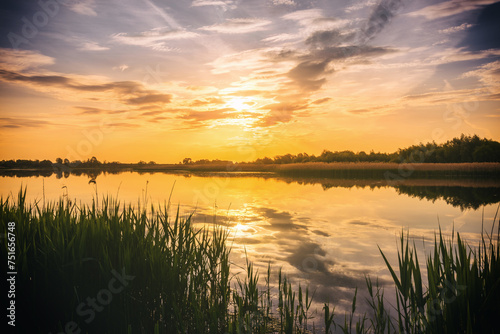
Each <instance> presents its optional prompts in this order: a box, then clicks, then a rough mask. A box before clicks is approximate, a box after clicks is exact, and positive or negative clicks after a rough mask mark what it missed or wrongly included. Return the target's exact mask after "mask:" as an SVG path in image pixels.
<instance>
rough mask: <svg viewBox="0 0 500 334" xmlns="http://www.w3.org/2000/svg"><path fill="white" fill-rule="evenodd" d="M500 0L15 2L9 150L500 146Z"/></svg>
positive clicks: (6, 127)
mask: <svg viewBox="0 0 500 334" xmlns="http://www.w3.org/2000/svg"><path fill="white" fill-rule="evenodd" d="M499 17H500V2H495V1H491V0H476V1H471V0H445V1H429V0H419V1H411V0H382V1H378V0H329V1H326V0H325V1H320V0H318V1H314V0H311V1H301V0H248V1H243V0H182V1H181V0H134V1H131V0H120V1H117V0H106V1H105V0H40V1H27V0H6V1H2V3H1V5H0V131H1V136H0V159H1V160H3V159H5V160H7V159H40V160H42V159H50V160H52V161H54V160H55V159H56V158H57V157H61V158H63V159H64V158H67V159H69V160H71V161H73V160H86V159H88V158H90V157H92V156H95V157H97V158H98V159H99V160H100V161H121V162H137V161H139V160H144V161H156V162H159V163H177V162H179V161H181V160H182V159H183V158H186V157H189V158H192V159H193V160H197V159H224V160H226V159H227V160H233V161H251V160H255V159H256V158H262V157H264V156H268V157H272V156H275V155H282V154H286V153H292V154H297V153H299V152H307V153H309V154H320V153H321V152H322V151H323V150H325V149H327V150H330V151H340V150H352V151H354V152H359V151H365V152H369V151H371V150H374V151H376V152H377V151H381V152H394V151H396V150H397V149H398V148H401V147H406V146H410V145H413V144H417V143H420V142H424V143H425V142H428V141H436V142H437V143H443V142H445V141H447V140H450V139H452V138H454V137H457V136H460V134H462V133H464V134H466V135H474V134H477V135H478V136H480V137H486V138H489V139H494V140H500V135H499V133H500V131H499V130H500V103H499V101H500V84H499V83H500V39H499V38H498V36H499V33H500V23H499V22H500V20H498V18H499Z"/></svg>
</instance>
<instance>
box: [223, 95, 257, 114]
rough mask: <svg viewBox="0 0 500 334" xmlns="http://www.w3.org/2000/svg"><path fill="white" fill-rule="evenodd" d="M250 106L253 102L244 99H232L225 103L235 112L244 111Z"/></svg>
mask: <svg viewBox="0 0 500 334" xmlns="http://www.w3.org/2000/svg"><path fill="white" fill-rule="evenodd" d="M252 104H253V102H252V101H251V100H250V99H249V98H244V97H232V98H231V100H229V101H228V102H227V106H228V107H230V108H234V109H235V110H236V111H246V110H248V109H249V108H250V107H251V105H252Z"/></svg>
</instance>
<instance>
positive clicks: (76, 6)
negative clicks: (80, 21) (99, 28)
mask: <svg viewBox="0 0 500 334" xmlns="http://www.w3.org/2000/svg"><path fill="white" fill-rule="evenodd" d="M63 3H64V1H63ZM69 8H70V9H71V10H72V11H74V12H75V13H78V14H82V15H87V16H97V13H96V11H95V1H94V0H79V1H76V3H73V4H70V7H69Z"/></svg>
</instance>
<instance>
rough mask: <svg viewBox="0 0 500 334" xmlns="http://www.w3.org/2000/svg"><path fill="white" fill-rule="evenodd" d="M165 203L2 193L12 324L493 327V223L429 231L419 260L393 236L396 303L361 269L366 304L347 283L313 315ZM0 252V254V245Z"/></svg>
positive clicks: (216, 231) (46, 327)
mask: <svg viewBox="0 0 500 334" xmlns="http://www.w3.org/2000/svg"><path fill="white" fill-rule="evenodd" d="M169 211H170V208H169V206H168V204H164V205H163V206H158V207H155V206H149V207H147V208H146V207H145V206H144V205H143V206H139V207H138V208H132V207H131V206H125V205H122V204H121V203H119V202H117V201H115V200H112V199H109V198H104V199H101V203H100V204H99V205H98V204H97V203H96V201H94V202H93V203H92V204H91V205H81V206H77V205H76V204H74V203H71V202H69V201H68V200H67V199H61V200H59V201H58V202H54V203H44V205H40V203H32V204H30V203H26V189H23V190H21V191H20V192H19V195H18V197H17V199H16V200H15V201H14V200H12V199H11V198H7V199H3V198H2V199H1V200H0V220H1V221H2V225H1V228H2V230H1V231H0V233H6V232H7V222H9V221H13V222H16V240H17V241H16V265H17V272H18V275H17V278H16V279H17V281H16V287H17V290H16V291H17V295H16V305H17V314H18V322H17V325H18V330H19V331H20V332H26V333H41V332H44V333H61V332H63V333H66V332H68V327H67V326H68V324H74V325H75V326H78V329H81V333H158V334H160V333H287V334H288V333H290V334H292V333H311V332H323V333H330V332H331V331H335V332H340V333H394V332H405V333H495V332H496V330H497V327H496V321H497V319H498V317H499V316H500V313H499V312H500V261H499V256H500V254H499V247H498V244H499V239H500V229H499V228H497V230H496V236H495V233H494V232H495V230H494V229H493V227H492V229H491V233H489V234H488V233H485V234H483V236H482V240H481V243H480V244H479V246H478V247H476V248H471V247H470V246H469V245H468V244H467V243H466V242H465V241H463V240H462V239H461V237H460V235H459V234H458V233H456V242H455V239H454V237H452V238H451V239H450V240H448V241H447V240H445V238H444V237H443V234H442V233H441V230H440V231H439V233H438V234H437V235H436V239H435V243H434V249H433V252H432V253H431V254H430V255H429V256H428V258H427V261H426V266H425V267H424V268H422V269H421V267H420V264H419V260H418V258H417V252H416V248H415V245H411V243H410V241H409V237H408V235H406V236H404V235H402V236H401V244H400V249H399V251H398V264H397V265H398V266H397V268H394V267H393V266H392V265H391V264H390V263H389V261H388V260H387V258H386V256H385V254H384V253H383V252H382V251H381V254H382V257H383V259H384V261H385V262H386V264H387V267H388V269H389V272H390V274H391V276H392V278H393V280H394V283H395V286H396V297H397V303H396V305H393V306H388V302H387V300H386V299H385V297H384V291H383V288H382V287H380V286H379V284H378V281H376V283H375V284H373V283H372V280H371V279H370V278H369V277H367V278H366V285H367V290H368V298H367V300H366V302H367V305H368V306H369V307H370V309H371V312H369V314H359V313H358V312H356V304H357V302H358V300H357V296H358V295H357V289H356V292H355V293H354V298H353V303H352V308H351V311H350V312H349V313H348V314H346V315H345V316H344V317H343V321H342V320H339V319H341V318H339V317H338V315H336V314H335V308H334V307H333V306H332V305H330V303H325V304H324V307H323V315H322V316H320V318H319V319H318V320H317V321H318V322H317V323H314V322H313V321H314V320H316V319H315V318H314V314H315V313H314V312H312V310H311V305H312V300H313V294H312V293H310V291H309V289H308V288H307V287H306V288H303V287H302V286H300V285H299V286H298V288H296V286H295V285H294V284H292V283H291V282H290V280H289V279H288V278H287V277H286V276H285V275H284V274H283V273H282V272H281V270H279V272H278V282H277V283H278V284H277V286H276V287H274V288H273V287H272V283H271V271H272V268H271V266H270V265H268V268H267V273H266V275H265V278H264V281H265V282H264V284H261V282H260V281H261V279H260V274H259V272H258V270H256V269H255V268H254V267H253V264H252V263H251V262H249V261H247V264H246V268H245V273H244V275H243V277H240V276H236V277H233V276H232V274H231V263H230V262H229V254H230V248H229V247H228V246H227V238H228V232H227V231H226V230H223V229H222V228H219V227H216V226H214V227H213V228H204V229H196V228H195V227H194V226H193V225H192V223H191V216H187V217H181V216H180V214H179V211H178V210H177V211H176V213H175V215H174V216H172V217H171V216H169V214H168V212H169ZM495 219H496V217H495ZM495 219H494V220H493V221H494V224H495ZM494 224H493V225H494ZM452 235H453V236H455V233H453V234H452ZM1 252H2V258H4V259H5V258H6V256H5V257H3V255H4V253H6V252H7V247H6V246H4V245H3V246H2V247H1ZM5 255H6V254H5ZM6 271H7V270H6ZM117 273H126V275H128V277H129V278H130V279H129V282H128V283H127V285H126V286H124V287H123V289H122V290H121V291H120V292H116V293H112V294H111V298H108V297H107V299H106V303H105V305H104V304H102V303H101V305H99V306H100V307H99V309H98V310H97V309H95V312H94V317H92V319H90V316H89V315H88V313H87V314H86V315H87V316H86V317H84V316H82V314H81V312H79V311H78V310H79V306H81V305H82V304H83V305H84V306H87V307H88V308H90V307H89V306H88V305H89V303H90V302H91V301H94V303H95V302H96V300H97V302H99V296H101V297H102V296H104V295H103V294H102V291H103V290H106V289H108V290H109V289H110V281H111V280H112V279H113V277H115V278H116V274H117ZM424 273H426V275H424ZM424 276H426V277H427V284H424V279H423V277H424ZM115 283H116V280H115ZM96 297H97V298H96ZM101 301H102V298H101ZM80 311H81V309H80ZM336 316H337V317H336ZM316 326H318V328H319V329H318V330H316ZM72 332H77V331H76V329H75V330H73V331H72Z"/></svg>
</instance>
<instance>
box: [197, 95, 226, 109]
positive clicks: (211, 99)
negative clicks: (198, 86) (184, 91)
mask: <svg viewBox="0 0 500 334" xmlns="http://www.w3.org/2000/svg"><path fill="white" fill-rule="evenodd" d="M224 103H225V101H224V100H223V99H221V98H219V97H208V98H204V99H201V100H198V99H197V100H194V101H193V102H191V103H190V104H189V105H190V106H193V107H203V106H206V105H211V104H224Z"/></svg>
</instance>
